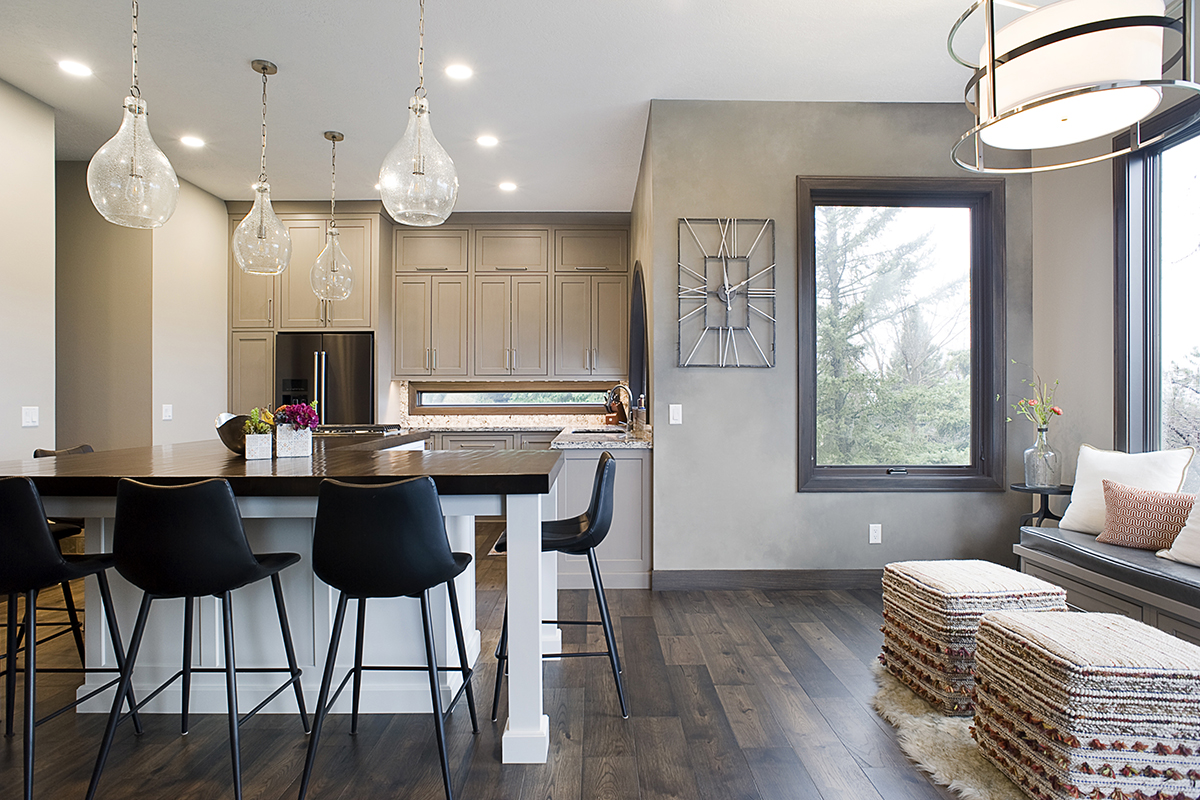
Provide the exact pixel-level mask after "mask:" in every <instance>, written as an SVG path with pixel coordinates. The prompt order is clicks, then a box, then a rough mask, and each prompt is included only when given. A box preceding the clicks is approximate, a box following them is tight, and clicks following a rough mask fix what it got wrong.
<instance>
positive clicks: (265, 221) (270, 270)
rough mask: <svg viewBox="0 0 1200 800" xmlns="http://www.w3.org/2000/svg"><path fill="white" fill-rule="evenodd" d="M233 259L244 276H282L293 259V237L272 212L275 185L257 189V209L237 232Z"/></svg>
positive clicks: (252, 211)
mask: <svg viewBox="0 0 1200 800" xmlns="http://www.w3.org/2000/svg"><path fill="white" fill-rule="evenodd" d="M233 257H234V260H236V261H237V264H238V266H239V267H241V269H242V272H247V273H249V274H251V275H278V274H279V273H281V272H283V271H284V270H285V269H287V265H288V261H290V260H291V258H292V237H291V235H290V234H289V233H288V230H287V228H285V227H284V226H283V223H282V222H280V221H279V217H277V216H275V210H274V209H273V208H271V184H269V183H266V182H263V183H259V184H257V185H256V186H255V188H254V206H253V207H252V208H251V209H250V213H249V214H247V215H246V217H245V219H243V220H242V221H241V222H240V223H238V226H237V229H236V230H234V232H233Z"/></svg>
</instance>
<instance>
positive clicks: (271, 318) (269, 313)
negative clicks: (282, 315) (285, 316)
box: [267, 297, 275, 327]
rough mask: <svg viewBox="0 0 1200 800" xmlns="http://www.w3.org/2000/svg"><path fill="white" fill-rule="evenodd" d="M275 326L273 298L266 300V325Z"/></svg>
mask: <svg viewBox="0 0 1200 800" xmlns="http://www.w3.org/2000/svg"><path fill="white" fill-rule="evenodd" d="M274 324H275V298H274V297H268V298H267V325H268V327H269V326H271V325H274Z"/></svg>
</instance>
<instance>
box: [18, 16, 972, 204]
mask: <svg viewBox="0 0 1200 800" xmlns="http://www.w3.org/2000/svg"><path fill="white" fill-rule="evenodd" d="M966 5H967V3H966V1H965V0H899V2H897V0H822V1H821V2H816V0H725V1H724V2H722V1H721V0H510V1H509V2H499V0H428V2H427V7H426V37H425V47H426V49H425V53H426V65H425V66H426V70H425V79H426V80H425V82H426V86H427V88H428V92H429V102H430V109H431V112H432V117H431V119H432V122H433V130H434V133H435V134H436V135H437V137H438V140H439V141H440V142H441V143H442V145H443V146H444V147H445V148H446V150H447V151H448V152H449V153H450V155H451V157H452V158H453V159H454V162H455V164H456V165H457V167H458V174H459V181H460V187H461V188H460V191H459V199H458V206H457V210H459V211H628V210H629V208H630V203H631V200H632V198H633V189H634V182H635V180H636V177H637V171H638V164H639V161H640V158H641V151H642V140H643V136H644V134H645V126H646V117H647V114H648V111H649V101H650V99H651V98H676V99H706V100H782V101H795V100H811V101H827V100H842V101H934V102H953V101H956V100H958V99H960V98H961V92H962V86H963V84H964V83H965V82H966V79H967V71H966V70H965V69H964V68H962V67H960V66H958V65H956V64H954V63H953V62H952V61H951V60H950V58H949V57H948V56H947V54H946V49H945V37H946V34H947V32H948V30H949V28H950V26H951V24H953V22H954V20H955V19H957V17H958V15H959V14H960V13H961V12H962V11H963V9H964V8H965V6H966ZM417 13H418V3H417V0H403V1H402V2H380V1H379V0H352V1H351V2H346V0H342V1H341V2H335V1H334V0H327V1H326V2H315V0H142V2H141V3H140V8H139V35H140V42H139V48H138V52H139V62H140V84H141V89H142V97H143V98H144V99H145V100H146V102H147V104H148V106H149V110H150V126H151V131H152V132H153V133H154V136H155V139H156V141H157V142H158V144H159V146H160V147H161V148H162V149H163V150H164V151H165V152H166V154H167V156H168V157H169V158H170V159H171V162H172V164H173V165H174V166H175V169H176V171H177V172H178V173H179V175H180V176H181V177H183V178H186V179H187V180H189V181H191V182H192V183H194V184H196V185H198V186H200V187H202V188H204V189H206V190H208V191H210V192H212V193H213V194H215V195H217V196H218V197H221V198H223V199H227V200H228V199H249V198H250V185H251V183H253V182H254V180H255V179H256V178H257V177H258V153H259V123H260V89H261V80H262V79H261V77H260V76H259V75H258V74H257V73H255V72H254V71H252V70H251V68H250V66H249V62H250V61H251V59H255V58H264V59H268V60H271V61H274V62H275V63H276V64H278V65H279V74H278V75H276V76H274V77H272V78H271V80H270V85H269V89H268V124H269V142H270V143H269V151H268V160H267V168H268V173H269V176H270V180H271V185H272V194H273V196H274V197H276V198H279V199H323V198H327V197H328V195H329V143H328V142H327V141H326V140H325V139H324V138H323V137H322V132H323V131H325V130H328V129H336V130H340V131H342V132H344V133H345V134H346V140H345V142H344V143H342V144H341V145H339V147H338V196H339V197H341V198H343V199H368V198H372V197H376V196H377V194H376V193H375V192H374V190H373V187H374V184H375V182H376V180H377V178H376V176H377V174H378V170H379V164H380V162H381V161H382V159H383V156H384V155H385V154H386V153H387V151H388V150H389V149H390V148H391V146H392V145H393V144H394V143H395V142H396V140H397V139H398V138H399V137H400V134H401V133H402V130H403V123H404V115H405V113H406V107H407V103H408V98H409V96H410V95H411V93H412V90H413V88H414V87H415V86H416V73H417V69H416V56H417V53H416V51H417ZM129 26H130V5H129V4H128V3H125V2H118V1H117V0H106V1H104V2H99V1H98V0H3V3H2V4H0V79H3V80H5V81H7V82H9V83H11V84H12V85H14V86H16V87H18V88H20V89H22V90H24V91H25V92H28V93H29V94H31V95H33V96H34V97H37V98H38V99H40V100H42V101H44V102H46V103H48V104H49V105H51V106H53V107H54V108H55V110H56V115H57V116H56V119H57V124H56V131H57V153H58V157H59V158H60V159H67V160H87V159H89V158H91V156H92V153H93V152H95V150H96V148H98V147H99V146H100V145H101V144H102V143H103V142H104V141H105V140H106V139H108V138H109V137H110V136H112V135H113V133H114V132H115V131H116V128H117V126H118V124H119V122H120V116H121V102H122V99H123V98H124V97H125V95H126V93H127V86H128V83H129V68H130V65H129V38H130V32H129ZM61 59H73V60H76V61H81V62H83V63H85V64H87V65H89V66H90V67H91V68H92V69H93V70H94V71H95V75H94V76H93V77H90V78H83V79H80V78H74V77H71V76H69V75H67V74H66V73H64V72H62V71H61V70H59V68H58V67H57V62H58V61H59V60H61ZM455 62H461V63H466V64H469V65H470V66H471V67H473V68H474V70H475V75H474V77H473V78H471V79H469V80H467V81H464V82H459V81H452V80H450V79H449V78H447V77H446V76H445V75H444V74H443V69H444V68H445V67H446V65H448V64H451V63H455ZM482 133H491V134H494V135H495V136H497V137H499V139H500V145H499V146H498V147H495V148H492V149H484V148H481V147H480V146H479V145H477V144H476V143H475V138H476V137H477V136H479V135H480V134H482ZM185 134H194V135H197V136H200V137H202V138H203V139H205V140H206V141H207V142H208V145H207V146H206V147H204V148H202V149H199V150H192V149H189V148H186V147H184V146H183V145H182V144H180V143H179V137H180V136H182V135H185ZM951 144H952V143H951V142H947V143H946V147H947V150H949V147H950V145H951ZM0 157H2V156H0ZM504 180H511V181H514V182H515V183H517V184H518V186H519V187H520V188H519V189H518V191H516V192H512V193H504V192H501V191H499V190H498V189H497V188H496V186H497V184H498V183H499V182H500V181H504Z"/></svg>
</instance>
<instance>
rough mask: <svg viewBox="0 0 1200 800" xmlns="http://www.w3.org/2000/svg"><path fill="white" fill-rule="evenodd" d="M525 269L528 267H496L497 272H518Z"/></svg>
mask: <svg viewBox="0 0 1200 800" xmlns="http://www.w3.org/2000/svg"><path fill="white" fill-rule="evenodd" d="M527 269H529V267H496V271H497V272H520V271H522V270H527Z"/></svg>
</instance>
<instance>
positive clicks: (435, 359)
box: [433, 347, 437, 371]
mask: <svg viewBox="0 0 1200 800" xmlns="http://www.w3.org/2000/svg"><path fill="white" fill-rule="evenodd" d="M433 369H434V371H436V370H437V348H436V347H435V348H433Z"/></svg>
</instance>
